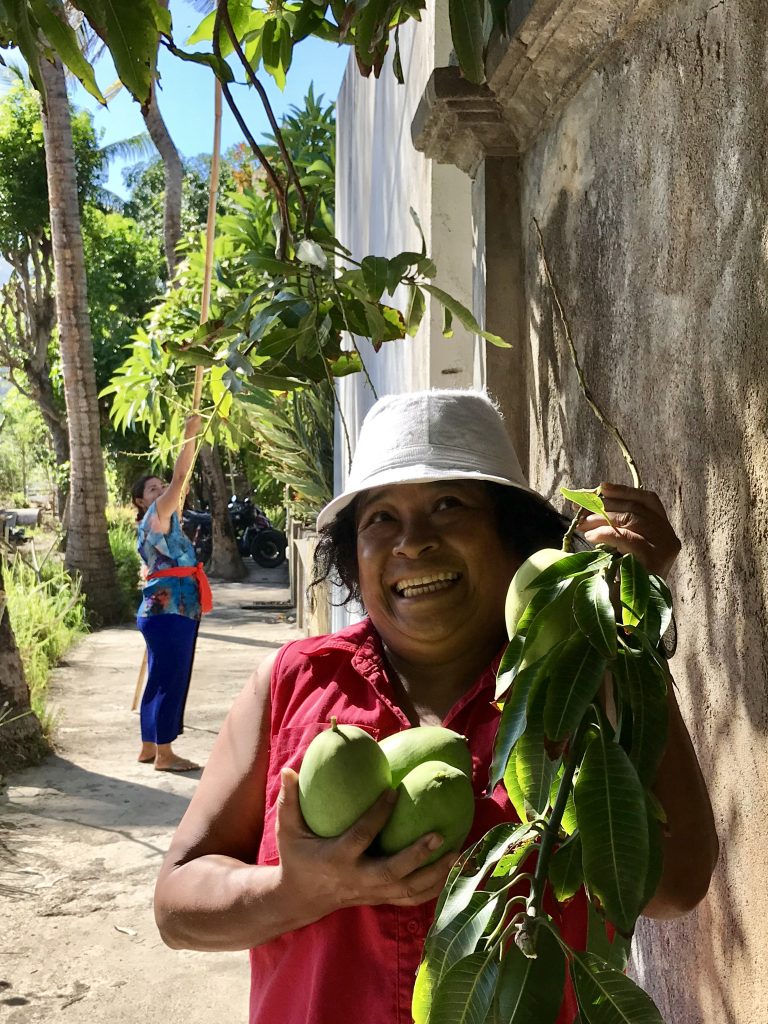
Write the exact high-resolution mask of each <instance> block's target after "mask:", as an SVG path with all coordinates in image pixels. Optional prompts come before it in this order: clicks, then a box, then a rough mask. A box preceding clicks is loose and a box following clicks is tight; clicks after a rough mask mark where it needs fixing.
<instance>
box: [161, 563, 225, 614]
mask: <svg viewBox="0 0 768 1024" xmlns="http://www.w3.org/2000/svg"><path fill="white" fill-rule="evenodd" d="M162 576H194V577H195V579H196V580H197V589H198V593H199V595H200V611H201V612H202V613H203V615H207V614H208V612H209V611H210V610H211V609H212V608H213V594H212V593H211V584H210V583H209V582H208V577H207V576H206V575H205V569H204V568H203V563H202V562H198V563H197V565H177V566H173V567H172V568H170V569H158V570H157V572H151V573H150V574H149V575H148V576H147V579H148V580H157V579H160V578H161V577H162Z"/></svg>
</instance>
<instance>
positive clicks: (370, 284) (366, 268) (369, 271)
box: [360, 256, 389, 302]
mask: <svg viewBox="0 0 768 1024" xmlns="http://www.w3.org/2000/svg"><path fill="white" fill-rule="evenodd" d="M360 269H361V270H362V272H363V280H364V281H365V286H366V288H367V289H368V294H369V296H370V297H371V298H372V299H373V301H374V302H378V301H379V299H380V298H381V296H382V294H383V292H384V291H385V289H386V287H387V281H388V280H389V260H388V259H386V258H385V257H384V256H366V257H365V258H364V259H363V261H362V263H361V264H360Z"/></svg>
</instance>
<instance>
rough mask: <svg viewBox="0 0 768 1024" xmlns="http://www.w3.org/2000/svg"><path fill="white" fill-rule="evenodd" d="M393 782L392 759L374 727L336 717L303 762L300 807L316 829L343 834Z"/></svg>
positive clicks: (316, 740) (314, 830) (327, 834)
mask: <svg viewBox="0 0 768 1024" xmlns="http://www.w3.org/2000/svg"><path fill="white" fill-rule="evenodd" d="M391 784H392V775H391V772H390V770H389V762H388V761H387V758H386V755H385V753H384V751H383V750H382V749H381V747H380V746H379V744H378V743H377V742H376V740H375V739H374V738H373V737H372V736H371V735H370V733H367V732H366V731H365V730H364V729H358V728H357V726H354V725H338V724H337V722H336V719H335V718H332V719H331V726H330V728H329V729H326V730H325V731H324V732H321V733H319V734H318V735H317V736H315V738H314V739H313V740H312V742H311V743H310V744H309V746H308V747H307V752H306V754H305V755H304V759H303V760H302V762H301V768H300V769H299V804H300V806H301V813H302V814H303V815H304V820H305V821H306V823H307V825H308V826H309V828H311V829H312V831H313V832H314V833H315V835H318V836H325V837H330V836H340V835H341V833H342V832H346V831H347V829H348V828H349V827H350V826H351V825H353V824H354V823H355V822H356V821H357V819H358V818H359V817H360V815H361V814H364V813H365V812H366V811H367V810H368V808H369V807H371V806H372V805H373V804H374V803H375V802H376V800H378V798H379V797H380V796H381V794H382V793H383V792H384V790H385V789H389V788H391Z"/></svg>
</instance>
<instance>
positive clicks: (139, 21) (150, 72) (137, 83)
mask: <svg viewBox="0 0 768 1024" xmlns="http://www.w3.org/2000/svg"><path fill="white" fill-rule="evenodd" d="M101 6H102V8H103V11H104V23H105V29H106V41H107V44H108V45H109V51H110V54H111V55H112V59H113V60H114V62H115V69H116V71H117V74H118V77H119V79H120V81H121V82H122V83H123V85H124V86H125V87H126V89H127V90H128V91H129V92H130V93H131V94H132V95H133V96H134V97H135V98H136V99H137V100H138V101H139V103H141V104H145V103H147V102H149V94H150V90H151V88H152V79H153V77H154V73H155V68H156V66H157V48H158V45H159V43H160V31H159V29H158V27H157V22H156V20H155V0H131V3H129V4H125V3H120V2H118V0H101Z"/></svg>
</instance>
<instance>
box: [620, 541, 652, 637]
mask: <svg viewBox="0 0 768 1024" xmlns="http://www.w3.org/2000/svg"><path fill="white" fill-rule="evenodd" d="M650 594H651V581H650V580H649V578H648V573H647V572H646V571H645V569H644V568H643V566H642V565H641V564H640V563H639V562H638V560H637V559H636V558H635V556H634V555H631V554H627V555H624V557H623V558H622V560H621V587H620V600H621V621H622V622H623V624H624V628H625V629H626V630H627V632H629V631H631V630H633V629H634V628H635V626H637V625H638V623H639V622H640V620H641V619H642V617H643V616H644V615H645V610H646V608H647V607H648V598H649V597H650Z"/></svg>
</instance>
